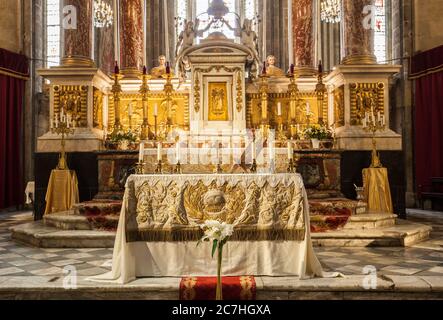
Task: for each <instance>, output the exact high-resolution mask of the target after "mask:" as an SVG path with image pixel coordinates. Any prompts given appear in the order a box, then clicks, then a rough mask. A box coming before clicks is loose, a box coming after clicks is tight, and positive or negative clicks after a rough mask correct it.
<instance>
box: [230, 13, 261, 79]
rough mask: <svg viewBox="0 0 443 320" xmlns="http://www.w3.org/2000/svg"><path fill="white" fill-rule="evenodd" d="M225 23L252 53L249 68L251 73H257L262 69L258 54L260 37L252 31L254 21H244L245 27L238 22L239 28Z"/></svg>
mask: <svg viewBox="0 0 443 320" xmlns="http://www.w3.org/2000/svg"><path fill="white" fill-rule="evenodd" d="M222 21H223V23H224V24H225V25H226V26H227V27H228V28H229V29H230V30H232V31H234V33H235V36H236V37H240V42H241V44H242V45H244V46H246V47H248V48H249V49H250V50H251V51H252V59H251V60H250V61H251V62H250V63H249V65H248V66H247V67H248V69H249V73H250V74H251V73H256V72H257V71H258V70H259V69H260V67H259V66H260V62H259V61H260V58H259V54H258V36H257V33H256V32H255V31H254V30H253V29H252V20H251V19H244V20H243V27H240V26H239V21H238V20H237V24H238V25H237V27H235V28H234V27H232V26H231V25H230V24H229V23H228V21H226V20H224V19H223V20H222Z"/></svg>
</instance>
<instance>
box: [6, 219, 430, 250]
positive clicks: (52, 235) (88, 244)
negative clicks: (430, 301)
mask: <svg viewBox="0 0 443 320" xmlns="http://www.w3.org/2000/svg"><path fill="white" fill-rule="evenodd" d="M356 223H359V221H357V222H356ZM365 223H367V222H365ZM370 223H374V222H373V221H372V222H370ZM431 229H432V228H431V227H429V226H426V225H422V224H418V223H414V222H410V221H406V220H400V219H397V220H396V223H395V225H392V226H390V227H379V228H374V229H342V230H336V231H329V232H320V233H311V238H312V241H313V244H314V246H328V247H367V246H379V247H403V246H411V245H413V244H416V243H418V242H421V241H424V240H426V239H428V238H429V234H430V232H431ZM10 231H11V236H12V239H14V240H16V241H19V242H22V243H26V244H29V245H32V246H36V247H42V248H112V247H113V246H114V238H115V232H112V231H98V230H63V229H59V228H56V227H54V226H50V225H46V224H45V223H44V222H43V221H36V222H31V223H26V224H22V225H17V226H14V227H11V228H10Z"/></svg>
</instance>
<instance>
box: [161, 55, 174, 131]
mask: <svg viewBox="0 0 443 320" xmlns="http://www.w3.org/2000/svg"><path fill="white" fill-rule="evenodd" d="M166 70H167V71H166V73H165V74H164V75H163V78H164V79H166V83H165V85H164V87H163V91H164V93H165V96H166V99H165V101H166V108H167V113H166V114H167V116H166V132H167V133H170V132H171V131H172V102H173V99H172V95H173V94H174V86H173V85H172V74H171V72H170V69H169V62H168V63H167V66H166ZM168 70H169V72H168Z"/></svg>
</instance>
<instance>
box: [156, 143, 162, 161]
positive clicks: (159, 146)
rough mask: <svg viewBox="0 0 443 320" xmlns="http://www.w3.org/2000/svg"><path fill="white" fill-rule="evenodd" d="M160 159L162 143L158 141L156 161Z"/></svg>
mask: <svg viewBox="0 0 443 320" xmlns="http://www.w3.org/2000/svg"><path fill="white" fill-rule="evenodd" d="M161 160H162V143H161V142H160V141H159V142H158V143H157V161H161Z"/></svg>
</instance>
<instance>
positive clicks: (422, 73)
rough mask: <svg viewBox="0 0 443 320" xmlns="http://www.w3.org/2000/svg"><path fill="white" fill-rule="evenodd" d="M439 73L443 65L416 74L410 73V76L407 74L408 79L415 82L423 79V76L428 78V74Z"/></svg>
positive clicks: (442, 69)
mask: <svg viewBox="0 0 443 320" xmlns="http://www.w3.org/2000/svg"><path fill="white" fill-rule="evenodd" d="M440 71H443V64H442V65H439V66H436V67H433V68H429V69H426V70H423V71H420V72H417V73H411V74H409V77H408V79H409V80H415V79H419V78H422V77H425V76H428V75H430V74H434V73H437V72H440Z"/></svg>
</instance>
